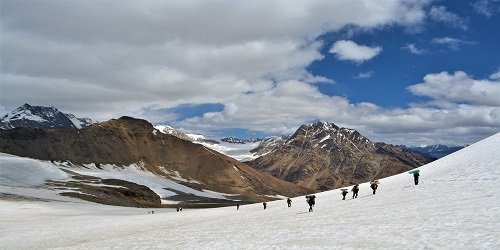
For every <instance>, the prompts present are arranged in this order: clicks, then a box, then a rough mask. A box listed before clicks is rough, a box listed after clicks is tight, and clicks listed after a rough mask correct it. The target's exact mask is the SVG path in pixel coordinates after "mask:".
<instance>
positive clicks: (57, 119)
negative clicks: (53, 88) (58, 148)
mask: <svg viewBox="0 0 500 250" xmlns="http://www.w3.org/2000/svg"><path fill="white" fill-rule="evenodd" d="M90 124H92V120H90V119H89V118H77V117H75V116H74V115H73V114H66V113H63V112H61V111H59V110H58V109H57V108H54V107H44V106H31V105H29V104H27V103H26V104H24V105H23V106H21V107H19V108H17V109H15V110H13V111H12V112H10V113H8V114H6V115H5V116H3V117H2V118H1V119H0V129H11V128H16V127H30V128H83V127H87V126H89V125H90Z"/></svg>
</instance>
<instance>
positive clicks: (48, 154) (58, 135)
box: [0, 117, 308, 205]
mask: <svg viewBox="0 0 500 250" xmlns="http://www.w3.org/2000/svg"><path fill="white" fill-rule="evenodd" d="M0 152H3V153H8V154H12V155H17V156H22V157H29V158H33V159H39V160H45V161H50V162H52V163H56V164H59V165H61V164H62V163H64V164H63V165H66V166H70V168H65V170H66V172H68V173H70V175H71V176H72V180H71V181H66V182H64V183H57V185H56V186H57V187H58V188H61V186H63V187H66V188H69V187H71V188H78V190H79V191H78V192H73V193H74V194H72V195H74V196H77V197H79V198H89V197H91V198H92V200H93V201H101V200H99V199H97V198H96V197H100V196H99V194H100V193H103V192H104V193H106V194H109V191H103V190H102V188H101V189H99V188H97V187H96V185H94V184H95V183H94V184H92V185H91V184H89V183H88V181H89V180H91V179H93V177H92V174H88V175H85V176H83V177H82V176H81V173H79V172H78V171H76V169H78V168H82V167H84V168H87V169H94V170H96V171H99V170H102V169H110V170H111V171H115V172H118V171H136V172H137V171H138V172H143V173H147V174H148V175H153V176H156V177H160V178H163V179H168V180H173V181H176V182H177V183H178V184H179V185H182V186H183V188H180V189H175V188H169V190H168V191H170V192H173V193H174V195H173V197H168V198H167V200H174V201H177V202H182V201H185V200H191V201H195V202H199V203H217V202H230V201H234V202H238V201H239V202H256V201H262V200H269V199H273V197H277V196H278V195H281V196H297V195H301V194H304V193H306V192H307V191H308V190H307V189H305V188H302V187H299V186H297V185H295V184H292V183H289V182H286V181H283V180H280V179H278V178H275V177H273V176H271V175H268V174H266V173H262V172H259V171H257V170H255V169H253V168H251V167H250V166H248V165H246V164H244V163H241V162H239V161H237V160H235V159H232V158H230V157H227V156H226V155H223V154H221V153H218V152H217V151H214V150H211V149H209V148H206V147H204V146H202V145H199V144H195V143H192V142H190V141H186V140H183V139H179V138H177V137H175V136H171V135H169V134H163V133H160V132H159V131H158V130H156V129H155V128H154V127H153V126H152V125H151V124H150V123H149V122H147V121H145V120H141V119H135V118H131V117H122V118H120V119H113V120H110V121H107V122H101V123H94V124H92V125H90V126H88V127H85V128H82V129H76V128H61V129H45V128H15V129H10V130H0ZM71 167H74V168H71ZM75 171H76V172H75ZM89 176H90V177H89ZM81 179H84V180H86V181H84V182H82V181H79V182H78V183H76V182H77V181H76V180H81ZM109 179H113V178H106V179H105V181H107V182H110V180H109ZM99 183H101V184H102V183H103V181H102V180H98V183H97V184H99ZM89 186H91V187H89ZM115 186H116V185H115ZM118 186H124V185H118ZM185 187H188V188H190V189H195V190H198V191H203V190H210V191H212V192H217V193H223V194H228V195H227V196H225V197H224V198H223V199H224V201H221V200H220V199H219V200H214V199H211V200H207V199H206V198H204V197H201V196H199V195H195V194H193V193H194V192H191V193H186V192H184V191H183V190H185V189H186V188H185ZM96 188H97V189H98V190H97V191H96ZM91 189H92V190H91ZM106 189H107V188H106ZM162 189H163V188H162ZM87 190H91V191H92V192H90V193H89V192H86V191H87ZM160 191H161V190H160ZM82 192H83V193H84V195H83V196H82V195H81V193H82ZM130 192H131V193H133V192H132V191H130ZM68 193H71V192H66V194H67V195H71V194H68ZM235 195H236V196H235ZM159 198H165V197H159ZM159 198H158V199H156V198H155V199H153V200H151V199H150V200H148V201H147V204H151V203H155V202H156V203H158V201H159V200H160V199H159ZM116 199H117V198H116ZM108 200H109V198H108ZM234 202H233V203H234ZM157 205H159V204H157Z"/></svg>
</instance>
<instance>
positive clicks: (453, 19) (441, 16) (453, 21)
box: [429, 6, 467, 30]
mask: <svg viewBox="0 0 500 250" xmlns="http://www.w3.org/2000/svg"><path fill="white" fill-rule="evenodd" d="M429 17H430V19H431V20H432V21H436V22H442V23H445V24H447V25H450V26H452V27H456V28H460V29H462V30H467V25H466V23H467V21H466V20H465V19H463V18H461V17H460V16H458V15H457V14H455V13H452V12H450V11H448V10H447V9H446V7H445V6H433V7H432V8H431V10H430V11H429Z"/></svg>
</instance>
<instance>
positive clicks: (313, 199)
mask: <svg viewBox="0 0 500 250" xmlns="http://www.w3.org/2000/svg"><path fill="white" fill-rule="evenodd" d="M306 200H307V204H309V212H312V211H313V207H314V205H315V204H316V196H315V195H306Z"/></svg>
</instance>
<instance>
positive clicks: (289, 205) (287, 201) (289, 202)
mask: <svg viewBox="0 0 500 250" xmlns="http://www.w3.org/2000/svg"><path fill="white" fill-rule="evenodd" d="M286 203H287V204H288V207H291V206H292V199H290V198H288V199H286Z"/></svg>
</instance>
